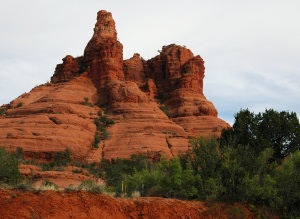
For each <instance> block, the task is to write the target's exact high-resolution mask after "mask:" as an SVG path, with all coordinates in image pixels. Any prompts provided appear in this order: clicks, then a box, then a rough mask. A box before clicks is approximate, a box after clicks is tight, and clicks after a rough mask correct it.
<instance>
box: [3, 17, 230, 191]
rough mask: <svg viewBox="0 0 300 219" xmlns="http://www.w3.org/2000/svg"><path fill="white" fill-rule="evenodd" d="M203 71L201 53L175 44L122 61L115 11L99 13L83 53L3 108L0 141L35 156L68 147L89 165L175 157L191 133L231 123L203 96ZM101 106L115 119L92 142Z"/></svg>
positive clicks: (47, 156) (44, 157)
mask: <svg viewBox="0 0 300 219" xmlns="http://www.w3.org/2000/svg"><path fill="white" fill-rule="evenodd" d="M204 71H205V67H204V61H203V59H202V58H201V57H200V56H199V55H196V56H195V55H194V54H193V53H192V52H191V50H189V49H187V48H185V47H184V46H179V45H176V44H171V45H168V46H163V47H162V49H161V51H160V54H159V55H157V56H155V57H154V58H152V59H150V60H144V59H143V58H141V56H140V55H139V54H138V53H136V54H134V55H133V57H132V58H130V59H128V60H123V45H122V44H121V43H120V42H119V41H118V38H117V31H116V26H115V21H114V20H113V18H112V14H111V13H110V12H107V11H100V12H98V16H97V22H96V24H95V28H94V34H93V36H92V38H91V40H90V41H89V42H88V44H87V46H86V48H85V50H84V55H83V56H81V57H76V58H74V57H72V56H71V55H67V56H66V57H65V58H63V63H61V64H58V65H57V66H56V69H55V72H54V75H53V76H52V78H51V83H47V84H44V85H40V86H37V87H35V88H33V89H32V90H31V91H30V92H29V93H24V94H23V95H21V96H20V97H18V98H16V99H15V100H13V101H11V103H10V104H7V105H5V106H2V112H3V109H5V112H4V113H3V115H2V116H0V146H1V147H6V148H7V149H8V150H9V151H15V150H16V148H17V147H22V148H23V151H24V155H25V158H26V159H34V160H36V161H38V162H45V161H53V154H54V153H55V152H60V151H64V150H65V149H66V148H68V149H69V150H70V151H71V158H72V159H73V160H78V161H81V162H88V163H92V162H99V161H100V160H101V159H102V158H107V159H116V158H129V157H130V156H131V155H132V154H140V153H143V154H151V153H152V154H165V155H166V156H167V157H172V156H176V155H177V154H178V153H180V152H183V151H186V150H187V149H188V148H189V137H197V136H199V135H202V136H210V135H216V136H218V135H220V132H221V130H222V129H223V128H226V127H228V126H229V125H228V124H227V123H226V122H225V121H223V120H222V119H220V118H218V117H217V115H218V112H217V110H216V109H215V107H214V105H213V103H212V102H210V101H209V100H207V99H206V98H205V95H204V93H203V79H204ZM99 111H101V112H102V114H103V115H104V114H105V115H106V116H107V117H109V118H110V119H113V120H114V123H115V124H113V125H110V126H108V127H107V131H108V133H109V136H108V138H107V139H102V140H101V141H100V143H98V145H96V146H97V147H95V146H93V142H94V137H95V133H96V130H97V127H96V125H95V124H94V119H95V118H97V117H98V112H99ZM164 111H165V112H164ZM167 114H168V115H167ZM22 168H23V170H22ZM26 168H27V170H26ZM20 169H21V171H25V172H26V171H27V172H28V171H29V170H28V167H21V168H20ZM29 169H30V168H29ZM35 171H36V174H37V176H38V177H40V178H50V179H52V180H54V181H55V182H56V183H57V184H59V186H60V187H64V186H63V184H64V183H63V182H60V181H59V178H61V179H63V180H65V181H67V180H69V182H66V183H67V184H73V183H75V184H78V182H79V181H80V180H84V179H86V177H85V176H74V174H73V175H72V173H71V170H70V171H69V173H68V170H66V171H65V174H64V175H65V176H62V175H60V174H56V175H55V174H54V173H50V172H48V173H38V172H39V170H35ZM24 174H25V173H24ZM38 174H39V175H38ZM43 174H44V175H45V174H46V175H47V174H48V175H47V176H46V175H45V176H44V177H43V176H42V175H43ZM51 174H52V175H51Z"/></svg>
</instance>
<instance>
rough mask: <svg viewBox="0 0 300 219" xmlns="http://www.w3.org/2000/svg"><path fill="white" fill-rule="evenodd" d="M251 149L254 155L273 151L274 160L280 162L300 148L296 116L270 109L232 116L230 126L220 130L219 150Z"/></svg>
mask: <svg viewBox="0 0 300 219" xmlns="http://www.w3.org/2000/svg"><path fill="white" fill-rule="evenodd" d="M240 145H244V146H247V145H249V146H250V149H251V150H253V152H254V155H255V156H259V154H260V152H262V151H263V150H264V149H266V148H269V147H271V148H272V149H273V150H274V154H273V160H276V161H279V162H280V161H281V160H283V159H284V158H285V157H286V156H288V155H289V154H290V153H293V152H295V151H297V150H299V149H300V124H299V120H298V117H297V115H296V113H294V112H292V113H289V112H286V111H281V112H277V111H275V110H273V109H269V110H266V111H265V112H263V113H258V114H254V113H252V112H250V111H249V110H248V109H246V110H240V112H238V113H237V114H236V115H235V122H234V124H233V127H232V128H230V129H227V130H223V132H222V135H221V147H224V146H231V147H239V146H240Z"/></svg>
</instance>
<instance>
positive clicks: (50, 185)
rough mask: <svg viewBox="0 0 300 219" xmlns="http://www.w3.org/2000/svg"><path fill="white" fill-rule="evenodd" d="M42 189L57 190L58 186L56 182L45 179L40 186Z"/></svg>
mask: <svg viewBox="0 0 300 219" xmlns="http://www.w3.org/2000/svg"><path fill="white" fill-rule="evenodd" d="M40 190H56V191H57V190H58V186H57V185H56V184H55V183H54V182H51V181H50V180H48V179H45V180H44V181H43V182H42V184H41V186H40Z"/></svg>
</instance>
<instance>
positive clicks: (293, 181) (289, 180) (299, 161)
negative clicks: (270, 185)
mask: <svg viewBox="0 0 300 219" xmlns="http://www.w3.org/2000/svg"><path fill="white" fill-rule="evenodd" d="M275 180H276V182H277V188H278V196H279V197H280V198H281V200H280V202H279V204H278V205H279V207H281V210H282V211H283V212H284V213H285V214H289V215H290V218H291V217H292V216H293V217H295V218H296V217H300V151H297V152H295V153H293V154H291V155H290V156H289V158H288V159H287V160H285V161H284V162H283V164H282V165H281V166H280V167H278V168H277V169H276V172H275Z"/></svg>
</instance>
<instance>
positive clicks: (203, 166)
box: [188, 137, 222, 199]
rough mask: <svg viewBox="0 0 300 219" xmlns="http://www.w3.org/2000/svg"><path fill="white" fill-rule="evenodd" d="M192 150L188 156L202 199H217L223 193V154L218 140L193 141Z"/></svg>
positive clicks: (202, 139) (201, 139) (200, 138)
mask: <svg viewBox="0 0 300 219" xmlns="http://www.w3.org/2000/svg"><path fill="white" fill-rule="evenodd" d="M191 145H192V150H191V152H190V153H189V155H188V159H189V161H190V162H191V166H192V168H193V171H194V173H195V175H196V176H197V178H198V179H199V180H198V181H197V182H196V185H195V187H196V188H197V190H198V196H199V197H200V198H202V199H207V198H208V199H216V198H217V197H218V195H219V194H220V193H221V192H222V185H221V165H222V160H221V156H220V155H221V153H220V148H219V143H218V141H217V139H216V138H209V139H205V138H203V137H199V138H197V139H194V140H192V141H191Z"/></svg>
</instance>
